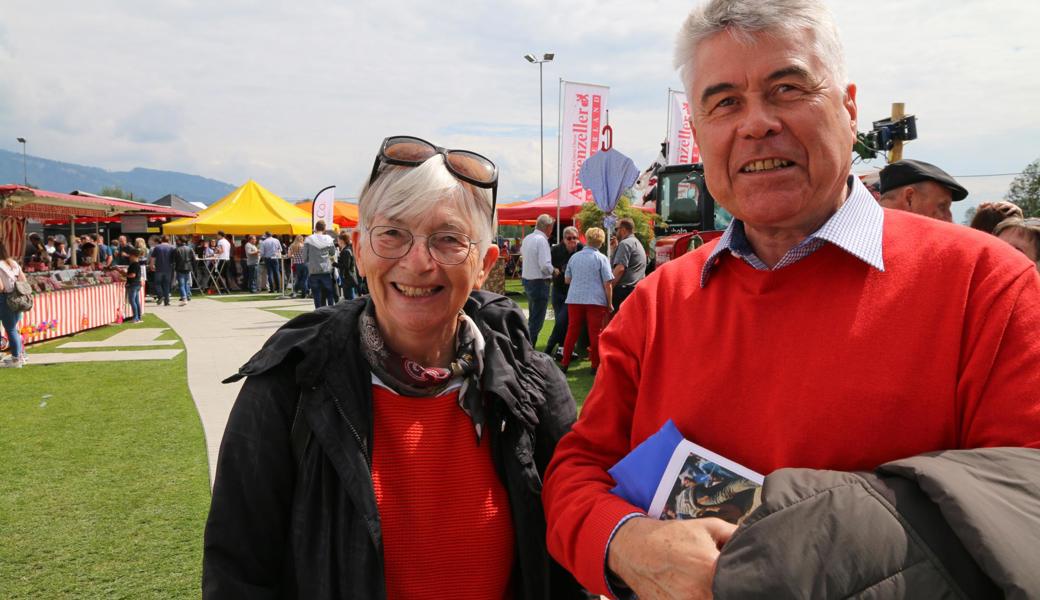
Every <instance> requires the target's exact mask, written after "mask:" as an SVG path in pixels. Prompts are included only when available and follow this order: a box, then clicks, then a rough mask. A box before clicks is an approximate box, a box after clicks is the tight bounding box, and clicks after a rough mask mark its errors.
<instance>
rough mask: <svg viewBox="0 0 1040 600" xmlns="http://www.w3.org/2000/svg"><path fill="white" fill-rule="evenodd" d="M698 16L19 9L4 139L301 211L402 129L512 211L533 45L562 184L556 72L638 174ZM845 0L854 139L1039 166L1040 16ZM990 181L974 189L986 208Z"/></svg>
mask: <svg viewBox="0 0 1040 600" xmlns="http://www.w3.org/2000/svg"><path fill="white" fill-rule="evenodd" d="M691 6H692V3H690V2H685V1H683V2H680V1H676V0H655V1H647V2H639V3H634V2H618V1H606V2H603V1H593V0H581V1H575V2H559V1H552V2H550V1H548V0H521V1H514V2H479V1H475V0H460V1H456V2H451V3H446V2H441V3H431V2H420V1H407V2H376V1H374V0H361V1H352V2H349V3H340V2H328V1H322V0H306V1H304V2H296V3H293V4H291V5H290V4H288V3H280V2H271V1H264V0H261V1H256V2H253V1H246V0H234V1H229V0H221V1H220V2H195V1H188V0H178V1H166V2H161V1H160V2H152V3H140V2H129V1H115V0H109V1H107V2H106V1H101V2H90V3H83V2H72V1H70V0H59V1H55V2H48V3H42V4H41V3H39V2H31V1H29V0H14V1H9V2H8V7H7V8H8V10H7V11H6V13H7V14H6V15H5V19H4V27H3V29H0V70H2V71H3V72H4V73H5V74H7V76H6V77H5V86H4V88H5V89H3V90H0V107H3V108H4V110H3V111H0V129H3V130H5V131H17V133H16V135H22V136H27V137H30V138H31V139H32V150H33V151H34V152H35V153H37V154H39V155H41V156H46V157H48V158H54V159H58V160H64V161H69V162H80V163H84V164H90V165H96V166H101V167H105V168H109V169H127V168H131V167H134V166H146V167H151V168H164V169H177V170H185V171H189V172H194V173H198V174H200V175H203V176H207V177H214V178H217V179H222V180H225V181H228V182H231V183H241V182H243V181H245V180H246V179H248V178H254V179H257V180H258V181H260V182H261V183H263V184H264V185H265V186H267V187H269V188H271V189H272V190H273V191H275V192H277V193H280V194H283V195H285V196H287V197H294V198H295V197H302V196H307V195H311V194H313V193H314V192H316V191H317V190H318V189H320V188H321V187H324V186H325V185H327V184H330V183H335V184H337V185H338V186H339V187H340V190H343V191H345V193H353V191H354V190H356V189H358V188H359V187H360V185H361V183H362V181H363V179H364V178H365V177H366V176H367V174H368V171H369V169H370V168H371V161H372V157H373V155H374V153H375V150H376V148H377V146H378V144H379V142H380V141H381V140H382V138H383V137H385V136H387V135H392V134H403V133H407V134H413V135H418V136H421V137H426V138H428V139H431V140H433V141H435V142H437V143H440V144H441V145H444V146H452V147H470V148H472V149H474V150H476V151H478V152H481V153H483V154H487V155H489V156H491V157H492V158H493V159H495V160H496V162H498V163H500V166H501V171H502V183H501V197H502V198H503V199H513V198H520V197H533V196H534V195H536V194H537V193H538V192H539V187H540V184H539V158H538V156H539V154H538V149H539V144H538V68H537V67H536V66H534V65H530V64H528V63H527V62H526V61H524V60H523V58H522V56H523V54H525V53H527V52H534V53H542V52H556V54H557V58H556V60H554V61H553V62H552V63H548V64H546V65H545V67H544V83H545V92H544V100H545V123H546V132H547V133H546V139H545V154H546V164H545V178H546V187H547V188H549V189H551V188H552V187H554V182H555V178H556V168H555V158H556V138H555V128H556V120H557V114H556V105H557V99H556V98H557V86H558V80H559V78H561V77H563V78H566V79H569V80H575V81H588V82H593V83H602V84H606V85H610V86H611V123H612V125H613V126H614V130H615V142H616V147H617V148H618V149H619V150H621V151H623V152H625V153H627V154H629V155H630V156H632V158H633V159H634V160H635V161H636V164H637V165H640V166H643V165H646V164H648V163H649V162H650V161H651V160H652V158H653V157H654V156H655V155H656V153H657V149H658V144H659V143H660V141H661V139H662V137H663V135H664V128H665V99H666V93H667V89H668V88H669V87H673V88H678V87H679V81H678V78H677V76H676V75H675V73H674V71H673V70H672V68H671V54H672V45H673V40H674V35H675V32H676V29H677V28H678V26H679V24H680V22H681V21H682V19H683V17H684V16H685V14H686V12H688V10H689V8H690V7H691ZM832 6H833V9H834V11H835V15H836V18H837V20H838V22H839V26H840V28H841V30H842V33H843V36H844V39H845V43H846V52H847V56H848V61H849V73H850V76H851V77H852V78H853V79H854V80H855V81H856V82H857V84H858V85H859V103H860V112H861V116H862V117H863V118H862V123H861V129H865V128H866V127H867V126H868V125H869V121H871V120H874V119H878V118H882V117H884V116H886V115H888V113H889V105H890V103H891V102H893V101H903V102H906V104H907V111H908V112H911V113H914V114H916V115H918V117H919V131H920V134H921V139H920V140H918V141H916V142H914V143H913V144H910V145H909V146H908V147H907V156H910V157H914V158H921V159H923V160H928V161H930V162H935V163H936V164H939V165H940V166H943V167H944V168H946V169H947V170H948V171H950V172H951V173H954V174H964V175H970V174H978V173H992V172H1008V171H1017V170H1020V169H1021V168H1022V167H1023V166H1025V165H1026V164H1027V163H1028V162H1030V161H1031V160H1033V159H1035V158H1036V156H1037V154H1040V153H1038V151H1037V144H1036V143H1035V141H1034V140H1036V139H1037V134H1038V133H1040V113H1038V112H1037V111H1036V110H1035V106H1036V104H1037V100H1038V99H1040V80H1037V78H1035V77H1033V74H1034V73H1035V72H1036V68H1037V67H1036V65H1038V64H1040V46H1038V42H1037V41H1036V40H1037V37H1036V36H1035V35H1034V34H1033V32H1032V30H1031V28H1032V26H1033V25H1034V24H1035V23H1036V22H1038V21H1040V4H1038V3H1025V2H1016V1H1013V0H1000V1H994V2H987V3H978V2H967V1H960V2H957V1H951V2H943V3H938V2H934V1H929V2H925V1H923V0H917V1H895V0H878V1H875V2H871V3H868V4H862V3H855V4H854V3H847V2H837V1H835V2H833V3H832ZM7 143H8V144H11V145H12V146H11V147H12V148H13V145H14V140H13V137H12V139H11V140H10V141H9V142H7ZM965 183H966V184H967V183H969V182H967V181H966V182H965ZM1004 185H1006V184H1004ZM973 186H975V184H974V183H971V184H969V187H973ZM987 186H988V187H987ZM996 187H999V186H998V185H993V184H992V182H990V183H987V184H986V186H982V185H981V184H980V185H979V189H980V190H984V191H982V192H980V193H985V194H987V197H992V195H996V191H994V190H995V189H996ZM989 188H994V189H993V190H990V189H989ZM973 191H974V189H973ZM973 199H974V198H973ZM980 199H981V198H980ZM965 204H966V203H965Z"/></svg>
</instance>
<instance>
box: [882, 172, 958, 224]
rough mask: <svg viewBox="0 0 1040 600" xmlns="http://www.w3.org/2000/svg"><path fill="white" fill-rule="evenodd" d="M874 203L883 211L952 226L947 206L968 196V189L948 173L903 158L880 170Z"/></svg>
mask: <svg viewBox="0 0 1040 600" xmlns="http://www.w3.org/2000/svg"><path fill="white" fill-rule="evenodd" d="M880 177H881V183H880V186H879V191H880V192H881V199H880V200H878V202H880V203H881V206H884V207H885V208H895V209H899V210H906V211H910V212H912V213H916V214H919V215H923V216H925V217H931V218H933V219H939V220H940V221H946V222H947V223H953V213H952V212H950V204H951V203H952V202H957V201H959V200H964V199H965V198H967V197H968V190H966V189H964V186H962V185H961V184H959V183H957V180H956V179H954V178H953V177H952V176H951V175H950V174H949V173H947V172H946V171H943V170H942V169H940V168H939V167H937V166H935V165H932V164H928V163H926V162H924V161H922V160H910V159H904V160H900V161H896V162H894V163H892V164H890V165H887V166H886V167H885V168H884V169H881V173H880Z"/></svg>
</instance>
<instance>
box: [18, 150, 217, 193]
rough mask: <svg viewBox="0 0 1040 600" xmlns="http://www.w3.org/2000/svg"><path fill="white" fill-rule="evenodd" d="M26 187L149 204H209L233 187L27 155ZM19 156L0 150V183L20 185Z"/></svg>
mask: <svg viewBox="0 0 1040 600" xmlns="http://www.w3.org/2000/svg"><path fill="white" fill-rule="evenodd" d="M25 165H26V170H27V171H28V174H29V185H31V186H33V187H37V188H40V189H45V190H51V191H53V192H66V193H68V192H71V191H72V190H83V191H84V192H90V193H93V194H97V193H100V192H101V189H102V188H104V187H118V188H122V190H123V191H125V192H130V193H133V195H134V199H135V200H138V199H140V200H142V201H148V202H152V201H154V200H157V199H158V198H161V197H162V196H165V195H166V194H176V195H178V196H180V197H181V198H184V199H185V200H188V201H189V202H191V201H194V202H203V203H205V204H212V203H213V202H216V201H217V200H220V199H221V198H223V197H224V196H226V195H227V194H228V193H230V192H231V191H232V190H234V189H235V187H236V186H233V185H231V184H230V183H224V182H223V181H217V180H215V179H207V178H205V177H199V176H198V175H191V174H188V173H178V172H176V171H157V170H155V169H143V168H141V167H137V168H135V169H133V170H131V171H106V170H104V169H99V168H97V167H87V166H84V165H74V164H72V163H63V162H58V161H56V160H48V159H46V158H39V157H36V156H32V155H29V156H27V157H26V160H25ZM22 177H23V176H22V155H21V154H20V153H18V152H8V151H6V150H0V184H6V183H22V181H23V178H22Z"/></svg>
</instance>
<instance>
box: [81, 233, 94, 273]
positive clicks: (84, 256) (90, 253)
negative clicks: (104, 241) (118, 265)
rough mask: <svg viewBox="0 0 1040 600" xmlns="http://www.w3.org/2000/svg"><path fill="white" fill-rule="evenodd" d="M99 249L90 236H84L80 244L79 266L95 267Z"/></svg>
mask: <svg viewBox="0 0 1040 600" xmlns="http://www.w3.org/2000/svg"><path fill="white" fill-rule="evenodd" d="M97 257H98V248H97V246H96V245H95V244H94V242H93V240H91V239H90V237H89V236H83V237H82V238H80V242H79V256H78V257H77V263H78V264H79V265H81V266H82V265H86V266H90V267H93V266H95V265H96V263H97Z"/></svg>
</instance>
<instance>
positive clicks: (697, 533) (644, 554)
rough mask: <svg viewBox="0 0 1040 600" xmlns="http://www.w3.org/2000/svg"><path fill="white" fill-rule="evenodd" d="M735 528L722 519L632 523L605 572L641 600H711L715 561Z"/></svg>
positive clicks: (637, 520)
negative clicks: (619, 580)
mask: <svg viewBox="0 0 1040 600" xmlns="http://www.w3.org/2000/svg"><path fill="white" fill-rule="evenodd" d="M736 528H737V526H736V525H731V524H730V523H727V522H725V521H722V520H720V519H691V520H688V521H658V520H655V519H649V518H635V519H631V520H629V521H628V522H627V523H625V524H624V525H622V526H621V528H620V529H618V531H617V533H616V534H615V535H614V540H613V541H612V542H611V543H610V547H609V549H608V558H607V566H608V567H609V568H610V570H611V571H612V572H613V573H614V574H615V575H617V576H618V577H620V578H621V579H622V580H623V581H624V582H625V584H626V585H628V586H629V587H630V588H632V591H634V592H635V593H636V594H637V595H638V596H639V598H640V600H658V599H668V598H683V599H697V600H699V599H702V598H711V582H712V578H713V577H714V576H715V561H716V559H717V558H718V556H719V550H720V549H721V548H722V545H723V544H725V543H726V542H727V541H729V538H730V536H731V535H733V532H734V531H735V530H736Z"/></svg>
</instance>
